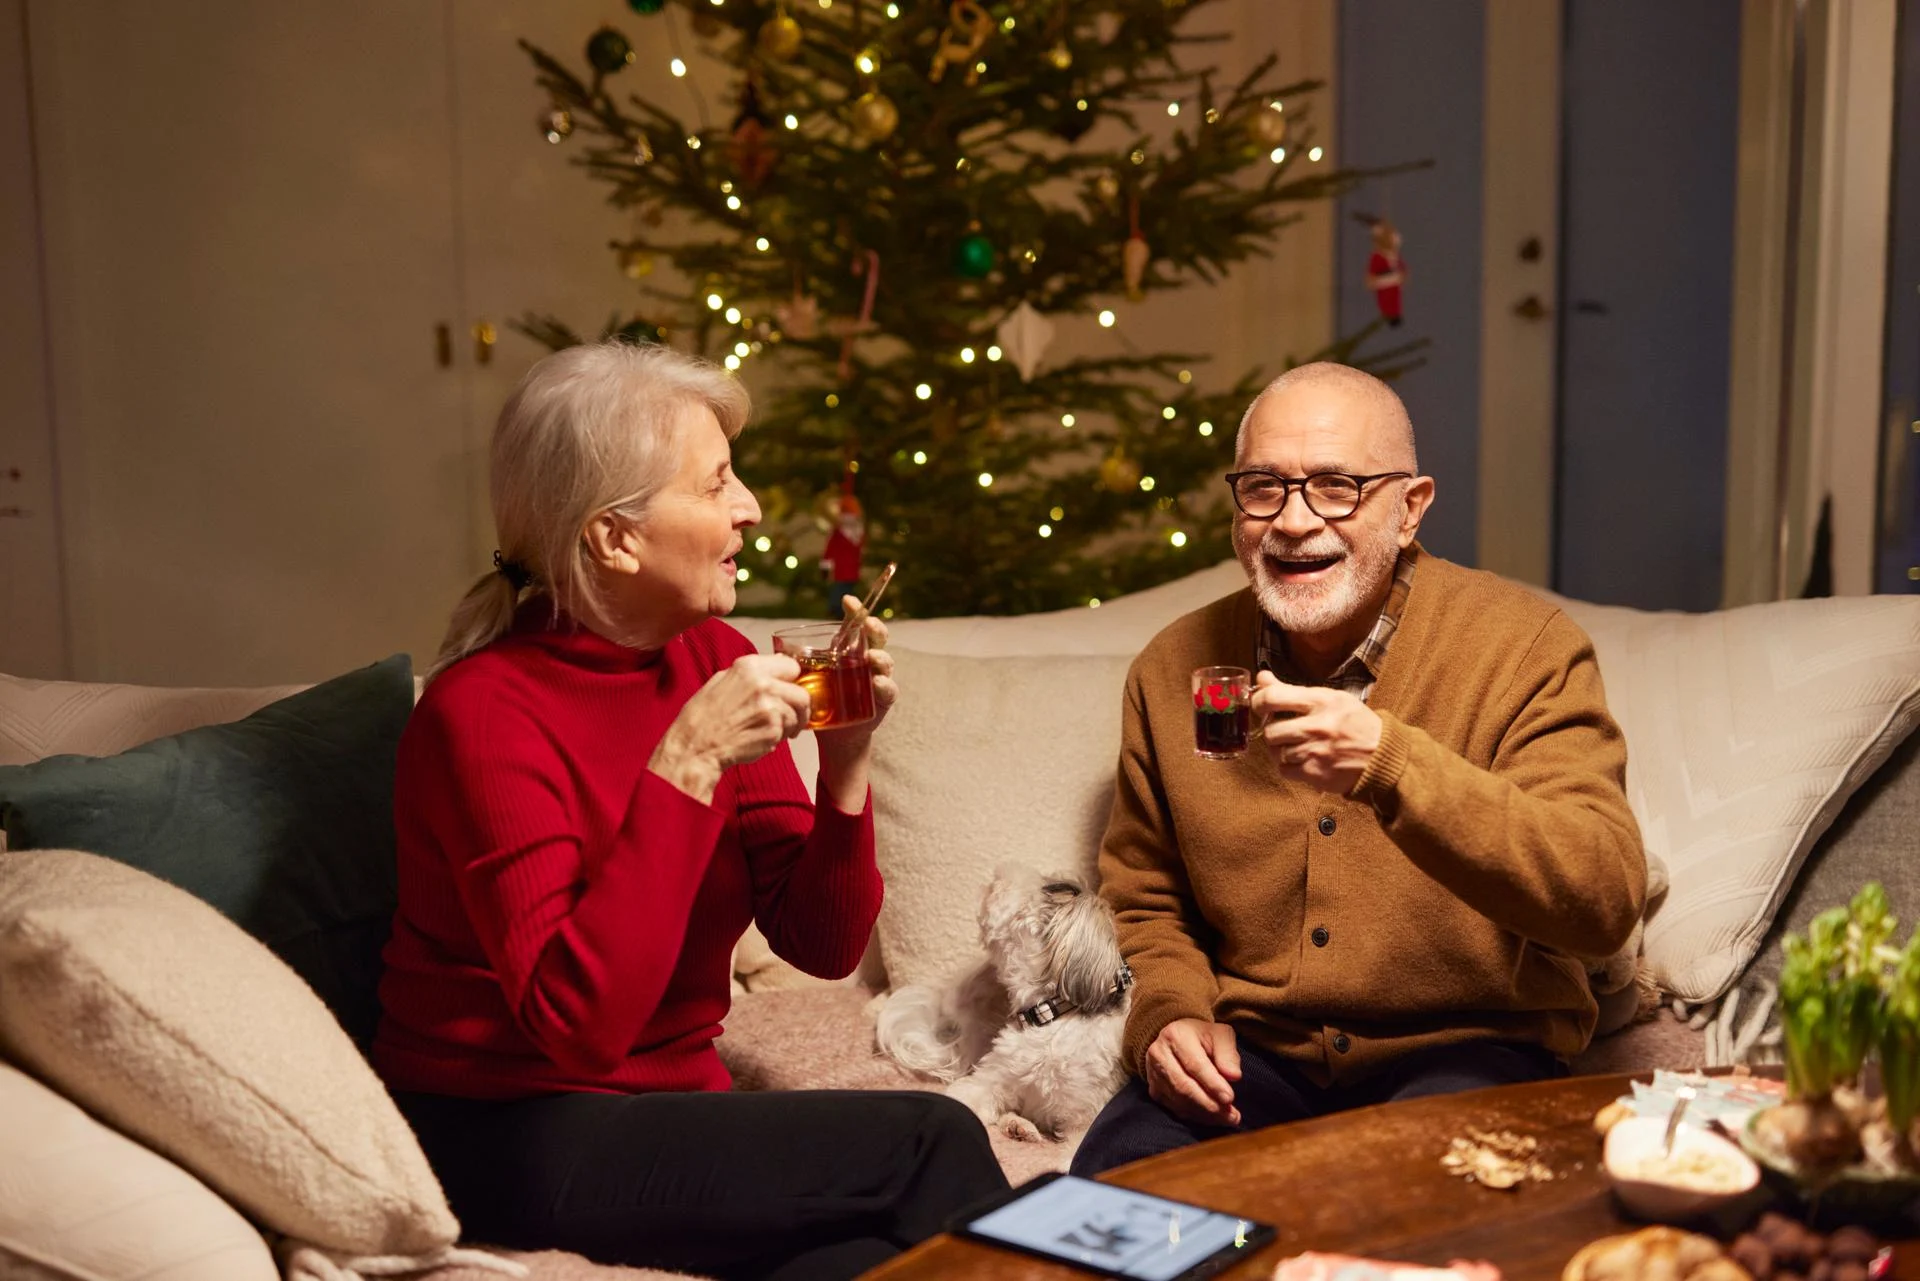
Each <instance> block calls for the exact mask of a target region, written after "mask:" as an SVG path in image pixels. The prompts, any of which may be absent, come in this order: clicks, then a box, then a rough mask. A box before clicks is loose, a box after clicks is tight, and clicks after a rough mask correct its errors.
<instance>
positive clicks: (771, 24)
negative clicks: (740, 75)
mask: <svg viewBox="0 0 1920 1281" xmlns="http://www.w3.org/2000/svg"><path fill="white" fill-rule="evenodd" d="M804 38H805V37H804V36H803V35H802V34H801V31H800V24H799V23H797V22H795V21H794V20H793V15H791V14H789V13H787V12H786V11H785V10H784V9H783V10H781V11H780V12H779V13H776V14H774V15H773V16H772V17H771V18H768V19H767V20H766V22H765V23H763V24H762V25H761V27H760V34H759V35H758V36H757V37H755V39H754V46H755V47H756V48H757V49H759V51H760V56H761V57H763V58H770V59H772V60H773V61H775V62H785V61H786V60H787V59H789V58H791V57H793V55H795V54H796V53H799V52H800V45H801V42H802V41H803V40H804Z"/></svg>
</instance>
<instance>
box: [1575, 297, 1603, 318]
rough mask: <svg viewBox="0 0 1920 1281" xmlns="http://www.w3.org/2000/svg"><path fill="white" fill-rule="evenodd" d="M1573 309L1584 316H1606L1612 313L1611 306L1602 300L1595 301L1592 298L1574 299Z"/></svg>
mask: <svg viewBox="0 0 1920 1281" xmlns="http://www.w3.org/2000/svg"><path fill="white" fill-rule="evenodd" d="M1573 309H1574V310H1575V311H1577V312H1579V313H1581V314H1582V315H1586V316H1607V315H1611V314H1613V309H1612V308H1611V307H1609V306H1607V304H1605V303H1603V302H1597V301H1595V300H1594V299H1592V298H1577V299H1575V300H1574V303H1573Z"/></svg>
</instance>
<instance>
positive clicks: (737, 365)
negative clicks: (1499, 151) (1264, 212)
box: [546, 0, 1327, 616]
mask: <svg viewBox="0 0 1920 1281" xmlns="http://www.w3.org/2000/svg"><path fill="white" fill-rule="evenodd" d="M709 2H710V4H711V5H712V6H713V7H714V8H716V9H720V8H724V7H725V6H726V4H727V0H709ZM628 3H629V5H630V7H632V8H633V9H634V10H635V11H636V12H640V13H657V12H659V11H660V10H661V9H662V8H664V7H665V5H664V0H628ZM815 3H817V4H818V6H819V8H820V9H822V10H830V9H832V8H833V6H834V0H815ZM883 11H884V13H885V14H886V17H887V18H888V19H889V20H894V19H898V18H899V17H900V13H901V10H900V6H899V4H897V3H888V4H887V5H885V6H884V9H883ZM781 12H782V15H783V16H784V9H783V10H782V11H781ZM787 21H789V22H790V21H791V19H787ZM669 24H670V25H671V19H669ZM1000 26H1001V29H1002V30H1003V31H1008V32H1011V31H1012V30H1013V29H1014V27H1015V26H1016V19H1015V17H1014V16H1012V15H1008V16H1007V17H1005V18H1003V19H1002V21H1001V23H1000ZM623 43H624V41H623ZM674 44H675V48H676V52H675V53H674V55H673V56H672V57H671V58H670V59H669V60H668V62H667V71H668V73H669V75H671V76H672V77H673V78H674V79H678V80H684V81H687V84H688V87H689V90H690V91H691V92H692V93H693V95H694V97H695V99H696V106H697V108H698V112H699V116H700V119H701V127H700V130H699V131H696V132H693V133H689V134H688V135H687V136H686V139H685V145H686V147H687V149H688V150H689V151H696V152H697V151H699V150H700V149H701V148H702V146H703V141H702V138H701V133H702V132H704V131H707V130H708V128H709V125H708V121H707V113H706V104H705V100H704V97H702V96H701V95H700V94H699V91H698V87H697V83H696V81H695V80H693V79H691V78H690V76H691V68H690V67H689V65H688V63H687V61H686V59H685V58H683V57H682V56H680V54H679V53H678V52H677V48H678V38H677V35H676V36H675V37H674ZM626 60H627V61H628V62H631V61H632V60H633V54H632V51H631V48H630V46H629V47H628V49H627V53H626ZM879 66H880V54H879V52H878V50H877V49H876V48H871V47H870V48H867V49H863V50H861V51H860V52H859V53H858V54H856V55H855V57H854V68H855V70H856V71H858V72H859V73H860V75H861V76H862V77H865V78H867V79H868V81H869V82H871V79H872V77H873V76H874V75H875V73H876V72H877V71H878V69H879ZM973 71H974V73H975V74H977V75H984V74H986V73H987V71H988V66H987V64H986V63H985V62H984V61H979V62H976V63H975V65H974V67H973ZM888 105H889V106H890V105H891V104H888ZM1075 105H1076V106H1077V107H1078V108H1079V110H1081V111H1086V110H1088V109H1089V107H1090V104H1089V103H1088V102H1087V101H1086V100H1085V99H1081V100H1079V101H1078V102H1077V103H1076V104H1075ZM1267 107H1268V110H1267V111H1263V112H1258V113H1256V117H1255V123H1254V127H1253V132H1254V134H1255V136H1256V137H1258V138H1261V139H1263V141H1265V142H1270V143H1271V144H1272V146H1271V148H1270V150H1269V151H1268V153H1267V158H1268V160H1269V161H1270V162H1271V163H1272V164H1274V165H1276V166H1277V165H1280V164H1283V163H1284V162H1285V161H1286V159H1287V156H1288V151H1287V147H1286V146H1285V144H1284V141H1283V139H1284V138H1285V136H1286V127H1287V122H1286V121H1285V119H1284V112H1285V104H1284V103H1283V102H1281V101H1279V100H1277V99H1276V100H1274V101H1271V102H1269V103H1268V104H1267ZM1183 109H1184V105H1183V103H1182V101H1181V100H1179V99H1175V100H1173V101H1170V102H1168V103H1167V104H1166V114H1167V115H1168V116H1169V117H1171V118H1178V117H1179V116H1180V115H1181V113H1182V111H1183ZM554 114H555V116H558V115H560V114H563V113H554ZM1219 115H1220V113H1219V112H1218V111H1217V110H1213V109H1209V110H1207V111H1206V112H1205V120H1206V123H1208V124H1212V123H1214V122H1215V121H1216V120H1217V119H1218V118H1219ZM550 118H551V117H550ZM779 123H780V125H781V126H782V127H784V128H785V129H786V130H787V131H789V132H797V131H799V130H800V129H801V128H802V127H803V125H804V124H805V123H806V122H805V121H804V120H803V119H802V117H801V116H799V115H798V114H796V113H795V112H792V111H788V112H785V113H783V114H782V115H781V117H780V119H779ZM570 132H571V127H570V124H569V125H568V127H564V128H562V127H559V123H558V121H555V123H553V124H550V125H548V126H547V129H546V136H547V138H548V140H549V141H550V142H554V143H559V142H560V141H561V140H562V139H564V138H565V137H566V136H567V134H568V133H570ZM1305 158H1306V160H1307V161H1308V162H1309V163H1312V164H1316V165H1317V164H1319V163H1321V162H1322V161H1323V160H1325V159H1326V158H1327V152H1326V149H1325V148H1324V147H1322V146H1319V145H1314V146H1311V147H1309V148H1308V149H1307V151H1306V153H1305ZM652 159H653V155H652V148H651V146H650V144H649V143H648V142H647V141H645V139H644V137H643V139H642V140H641V141H640V142H639V143H638V144H637V146H636V151H635V157H634V160H635V163H636V164H645V163H648V162H650V161H651V160H652ZM1128 159H1130V160H1131V161H1132V163H1133V164H1135V165H1139V164H1143V163H1145V161H1146V154H1145V152H1144V151H1142V150H1139V149H1136V150H1135V151H1133V152H1132V153H1131V154H1130V155H1129V157H1128ZM969 163H970V162H969V160H967V159H965V158H962V159H961V160H960V161H959V162H958V164H959V166H960V167H961V168H962V169H964V168H966V167H967V166H968V165H969ZM718 191H719V194H720V195H721V196H722V197H723V201H724V204H725V206H726V208H727V210H728V212H730V213H732V214H735V215H737V216H738V217H739V218H740V219H741V221H742V223H743V224H744V223H745V221H746V219H747V216H748V210H747V206H746V202H745V201H744V200H743V199H742V197H741V195H740V193H739V191H737V190H736V188H735V184H734V182H733V181H732V180H731V179H723V180H721V181H720V182H719V184H718ZM748 230H749V231H750V232H752V240H751V243H752V245H753V248H754V250H755V251H756V252H758V253H762V254H767V253H772V252H774V244H773V242H772V240H771V239H769V237H767V236H766V235H765V234H761V233H759V232H757V231H755V230H754V229H751V228H748ZM705 302H706V305H707V308H708V310H709V311H710V312H713V313H717V314H718V315H719V317H720V318H721V319H722V320H724V321H725V322H726V323H727V324H728V325H730V326H733V327H734V328H735V331H736V339H735V341H734V342H733V344H732V347H731V350H729V351H728V352H727V353H726V354H725V356H724V357H723V363H724V364H725V366H726V368H727V369H728V370H730V371H733V372H736V373H737V372H739V371H740V370H741V369H742V368H743V366H744V365H745V364H746V362H747V361H748V360H750V359H752V358H753V357H754V356H756V355H759V354H761V353H762V352H763V351H764V350H765V349H766V345H767V343H768V341H770V340H771V341H774V342H777V341H778V340H779V338H780V336H781V335H780V333H779V331H777V330H774V329H772V328H770V327H768V326H767V325H766V324H765V322H764V321H762V320H760V319H757V318H756V317H754V316H752V315H749V314H747V312H745V311H744V310H743V309H742V308H741V307H740V306H738V305H737V304H730V303H729V302H728V301H727V299H726V298H725V297H724V295H722V294H721V293H720V292H719V291H718V289H712V290H709V292H708V293H707V294H706V295H705ZM774 310H775V311H776V312H778V311H779V308H778V307H775V308H774ZM1089 310H1090V311H1091V316H1092V319H1093V321H1094V322H1095V324H1096V325H1097V326H1098V327H1099V328H1101V329H1104V330H1115V329H1116V328H1117V326H1118V325H1119V316H1118V314H1117V313H1116V312H1115V310H1114V309H1113V308H1111V307H1105V306H1100V307H1097V309H1094V308H1090V309H1089ZM1116 337H1117V338H1120V340H1121V341H1123V342H1124V341H1125V340H1124V335H1123V334H1116ZM1005 354H1006V353H1005V352H1004V351H1003V350H1002V348H1001V347H1000V346H999V344H997V343H995V344H988V345H986V346H984V347H977V346H975V345H972V344H968V345H965V346H962V347H960V348H959V350H958V351H957V353H956V356H957V358H958V360H959V363H960V364H961V365H962V366H972V365H975V364H977V363H978V362H980V361H981V360H982V359H983V358H984V360H985V361H986V362H987V363H989V364H997V363H999V362H1001V361H1002V360H1003V359H1004V358H1005ZM1192 379H1193V375H1192V373H1191V371H1189V370H1185V369H1182V370H1180V371H1179V374H1178V380H1179V382H1180V383H1181V384H1183V385H1185V384H1190V383H1191V382H1192ZM913 394H914V397H915V398H916V399H917V400H919V401H922V402H925V401H928V400H931V399H932V397H933V395H934V388H933V386H932V384H930V383H928V382H919V383H917V384H916V385H915V387H914V389H913ZM839 400H840V398H839V396H838V395H837V394H835V393H828V394H827V396H826V397H825V403H826V406H827V407H828V408H829V409H833V408H835V407H837V406H838V404H839ZM1160 412H1161V418H1162V419H1163V420H1164V421H1166V422H1168V423H1171V422H1174V421H1176V420H1177V419H1178V418H1179V413H1180V411H1179V409H1178V408H1177V407H1176V406H1174V405H1171V404H1169V405H1165V406H1163V407H1162V409H1161V411H1160ZM1059 421H1060V425H1061V427H1062V428H1064V429H1066V430H1069V431H1071V430H1073V429H1074V428H1075V427H1076V425H1077V422H1078V419H1077V417H1076V415H1075V414H1074V413H1073V412H1072V411H1071V410H1068V411H1065V412H1063V413H1061V415H1060V419H1059ZM1195 431H1196V432H1197V433H1198V434H1199V435H1200V436H1202V437H1211V436H1212V435H1213V434H1214V431H1215V427H1214V424H1213V423H1212V421H1210V420H1207V419H1204V418H1203V419H1201V420H1200V421H1199V422H1198V423H1197V424H1196V426H1195ZM904 456H905V457H906V458H907V459H909V460H910V461H911V462H912V464H913V465H914V466H916V467H924V466H926V465H927V464H928V463H929V461H930V456H929V454H928V452H927V451H926V450H925V449H915V450H913V451H912V452H911V453H910V454H905V455H904ZM849 466H850V467H851V468H853V469H854V470H855V471H857V470H858V467H859V464H858V463H857V462H851V463H850V464H849ZM997 479H998V478H996V477H995V476H994V475H993V474H992V473H991V472H988V471H981V472H979V473H978V475H977V477H976V480H977V483H978V484H979V486H980V488H981V489H992V488H993V486H994V485H995V484H996V482H997ZM1135 484H1137V486H1138V489H1139V491H1140V492H1142V493H1147V494H1150V493H1152V492H1153V491H1154V489H1155V487H1156V484H1157V481H1156V479H1155V478H1154V477H1153V476H1152V475H1141V476H1139V477H1138V480H1137V481H1136V482H1135ZM1157 505H1158V506H1160V507H1161V508H1162V509H1163V510H1167V509H1170V508H1171V506H1172V500H1171V498H1162V499H1160V500H1159V501H1158V503H1157ZM1046 515H1047V519H1045V520H1043V521H1040V522H1038V523H1037V524H1036V526H1035V528H1034V536H1035V537H1036V538H1038V539H1041V540H1045V539H1049V538H1052V537H1053V536H1054V534H1055V533H1056V530H1057V527H1058V526H1059V525H1060V524H1061V523H1062V522H1063V521H1065V519H1066V515H1067V513H1066V511H1065V510H1064V509H1063V508H1062V507H1060V506H1058V505H1055V506H1052V507H1050V508H1049V509H1048V511H1047V513H1046ZM1167 540H1168V542H1169V543H1170V544H1171V545H1172V546H1173V547H1175V548H1180V547H1185V546H1186V545H1187V544H1188V542H1189V541H1190V540H1189V538H1188V535H1187V533H1186V531H1185V530H1182V529H1178V528H1174V529H1170V530H1168V531H1167ZM753 546H754V549H755V550H756V551H758V552H760V553H761V554H763V555H769V556H771V555H775V554H776V553H775V543H774V540H773V539H772V538H770V537H768V536H767V535H765V534H762V535H760V536H758V537H756V538H755V539H754V540H753ZM780 563H782V564H783V565H784V566H785V567H786V568H787V569H788V570H794V569H797V568H798V567H799V565H800V558H799V557H798V556H797V555H795V554H793V553H791V552H788V553H785V554H783V555H781V557H780ZM736 575H737V577H738V579H739V581H741V582H742V583H745V582H748V581H750V580H751V578H752V573H751V571H750V570H749V569H748V567H746V566H744V565H743V566H740V567H738V568H737V570H736ZM1086 603H1087V605H1088V606H1089V607H1093V608H1098V607H1099V605H1100V601H1099V599H1098V598H1097V597H1090V598H1088V600H1087V602H1086ZM885 612H886V614H887V615H888V616H891V615H892V613H893V611H892V610H891V609H889V610H887V611H885Z"/></svg>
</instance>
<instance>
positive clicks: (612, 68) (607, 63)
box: [587, 27, 633, 76]
mask: <svg viewBox="0 0 1920 1281" xmlns="http://www.w3.org/2000/svg"><path fill="white" fill-rule="evenodd" d="M632 61H633V46H632V45H630V44H628V43H627V38H626V37H625V36H623V35H621V34H620V33H619V32H618V31H615V30H614V29H613V28H612V27H602V28H600V29H599V30H598V31H596V32H594V33H593V35H591V36H590V37H588V39H587V62H588V63H589V64H591V65H592V67H593V69H594V70H595V71H598V72H599V73H600V74H601V75H603V76H610V75H612V74H613V73H614V72H616V71H618V70H620V69H621V68H622V67H624V66H626V65H627V64H628V63H629V62H632Z"/></svg>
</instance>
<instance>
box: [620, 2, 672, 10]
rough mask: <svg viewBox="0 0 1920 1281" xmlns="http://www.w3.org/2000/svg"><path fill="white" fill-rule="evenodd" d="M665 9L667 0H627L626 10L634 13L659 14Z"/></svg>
mask: <svg viewBox="0 0 1920 1281" xmlns="http://www.w3.org/2000/svg"><path fill="white" fill-rule="evenodd" d="M666 7H667V0H627V8H629V9H631V10H633V11H634V12H635V13H659V12H660V11H661V10H662V9H664V8H666Z"/></svg>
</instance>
